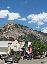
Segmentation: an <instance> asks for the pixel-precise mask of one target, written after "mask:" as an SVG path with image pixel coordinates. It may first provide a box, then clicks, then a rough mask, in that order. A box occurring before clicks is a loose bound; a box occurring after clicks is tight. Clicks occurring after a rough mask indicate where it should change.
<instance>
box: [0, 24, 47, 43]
mask: <svg viewBox="0 0 47 64" xmlns="http://www.w3.org/2000/svg"><path fill="white" fill-rule="evenodd" d="M29 34H31V35H32V38H33V39H34V38H36V39H40V40H41V41H43V42H47V34H45V33H42V32H39V31H36V30H33V29H29V28H28V27H26V26H22V25H20V24H7V25H5V26H3V27H2V28H1V29H0V40H1V39H2V38H4V40H5V39H6V40H12V39H13V40H15V39H18V37H19V36H21V35H22V36H27V35H29ZM2 40H3V39H2Z"/></svg>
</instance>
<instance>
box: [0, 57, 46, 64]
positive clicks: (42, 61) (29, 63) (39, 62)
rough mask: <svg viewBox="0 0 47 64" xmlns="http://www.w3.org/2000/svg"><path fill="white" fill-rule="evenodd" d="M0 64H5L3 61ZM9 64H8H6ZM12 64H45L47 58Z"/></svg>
mask: <svg viewBox="0 0 47 64" xmlns="http://www.w3.org/2000/svg"><path fill="white" fill-rule="evenodd" d="M0 64H7V63H5V62H4V60H3V61H2V60H0ZM8 64H10V63H8ZM13 64H47V58H44V59H32V60H20V61H19V63H13Z"/></svg>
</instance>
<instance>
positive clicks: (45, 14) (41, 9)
mask: <svg viewBox="0 0 47 64" xmlns="http://www.w3.org/2000/svg"><path fill="white" fill-rule="evenodd" d="M8 22H14V23H19V24H21V25H24V26H27V27H29V28H32V29H33V30H38V31H41V32H44V33H47V0H0V26H3V25H4V24H7V23H8Z"/></svg>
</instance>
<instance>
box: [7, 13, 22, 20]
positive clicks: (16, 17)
mask: <svg viewBox="0 0 47 64" xmlns="http://www.w3.org/2000/svg"><path fill="white" fill-rule="evenodd" d="M8 16H9V18H8V20H14V19H18V18H20V17H21V16H20V14H19V13H13V12H12V13H9V14H8Z"/></svg>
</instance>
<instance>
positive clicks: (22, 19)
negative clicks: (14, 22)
mask: <svg viewBox="0 0 47 64" xmlns="http://www.w3.org/2000/svg"><path fill="white" fill-rule="evenodd" d="M18 20H21V21H26V20H27V19H26V18H20V19H18Z"/></svg>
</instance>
